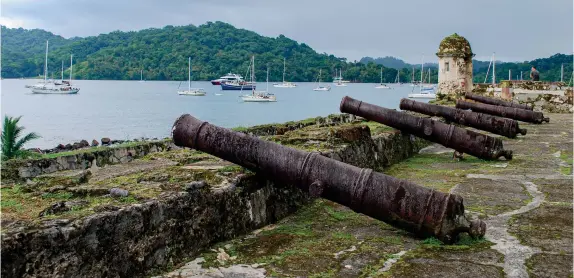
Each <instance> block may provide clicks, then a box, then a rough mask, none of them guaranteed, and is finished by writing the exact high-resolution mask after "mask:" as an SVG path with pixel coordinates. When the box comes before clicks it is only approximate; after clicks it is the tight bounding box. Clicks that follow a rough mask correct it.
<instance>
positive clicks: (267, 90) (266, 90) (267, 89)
mask: <svg viewBox="0 0 574 278" xmlns="http://www.w3.org/2000/svg"><path fill="white" fill-rule="evenodd" d="M283 61H285V60H283ZM266 81H267V88H266V89H265V92H269V64H267V80H266ZM283 82H285V78H283Z"/></svg>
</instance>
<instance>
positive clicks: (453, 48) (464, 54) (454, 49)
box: [436, 33, 474, 60]
mask: <svg viewBox="0 0 574 278" xmlns="http://www.w3.org/2000/svg"><path fill="white" fill-rule="evenodd" d="M436 55H437V56H439V57H444V56H452V57H459V58H463V59H465V60H470V59H472V56H473V55H474V54H473V53H472V49H471V47H470V43H469V42H468V40H467V39H465V38H464V37H462V36H459V35H458V34H457V33H454V34H452V35H450V36H448V37H446V38H444V39H443V40H442V41H441V42H440V45H439V49H438V53H437V54H436Z"/></svg>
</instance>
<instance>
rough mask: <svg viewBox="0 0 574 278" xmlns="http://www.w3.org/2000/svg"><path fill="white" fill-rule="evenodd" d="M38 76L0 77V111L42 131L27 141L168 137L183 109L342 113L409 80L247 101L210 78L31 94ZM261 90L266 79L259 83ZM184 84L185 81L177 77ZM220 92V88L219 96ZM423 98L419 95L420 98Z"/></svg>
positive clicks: (405, 88)
mask: <svg viewBox="0 0 574 278" xmlns="http://www.w3.org/2000/svg"><path fill="white" fill-rule="evenodd" d="M35 83H36V80H19V79H4V80H2V81H1V87H2V99H1V106H2V118H3V117H4V115H9V116H22V119H21V121H20V123H21V124H22V125H24V126H25V127H26V131H34V132H37V133H39V134H40V135H41V136H42V138H41V139H38V140H35V141H33V142H32V143H30V145H28V146H27V147H40V148H51V147H55V146H56V145H57V144H60V143H64V144H66V143H72V142H75V141H79V140H82V139H86V140H88V141H90V142H91V140H92V139H96V140H98V141H99V140H100V139H101V138H102V137H110V138H111V139H120V140H126V139H135V138H141V137H147V138H154V137H156V138H164V137H168V136H170V131H171V126H172V125H173V123H174V121H175V120H176V119H177V118H178V117H179V116H180V115H181V114H185V113H189V114H191V115H193V116H194V117H197V118H199V119H201V120H204V121H208V122H210V123H213V124H216V125H219V126H223V127H228V128H231V127H238V126H253V125H258V124H268V123H281V122H286V121H293V120H302V119H306V118H310V117H316V116H327V115H329V114H333V113H340V112H339V104H340V102H341V99H342V98H343V97H344V96H346V95H348V96H351V97H353V98H356V99H360V100H363V101H366V102H370V103H373V104H377V105H380V106H383V107H387V108H392V109H398V108H399V101H400V99H401V98H404V97H407V95H408V94H409V93H411V91H412V90H413V87H411V86H409V85H407V84H405V85H402V86H397V85H392V84H391V85H390V86H391V87H392V88H393V89H375V85H376V84H358V83H353V84H348V86H346V87H336V86H334V84H330V85H331V91H329V92H315V91H313V90H312V89H313V88H314V87H315V84H314V83H297V84H298V87H297V88H274V87H272V85H271V84H270V85H269V86H270V88H269V90H270V92H271V93H274V94H275V95H276V96H277V102H274V103H244V102H242V101H241V98H239V96H240V95H241V94H246V93H248V92H242V93H240V92H239V91H221V88H220V86H213V85H211V83H209V82H194V83H192V87H202V88H204V89H205V90H206V92H207V95H206V96H203V97H193V96H180V95H178V94H177V89H178V86H179V85H180V82H179V81H146V82H139V81H95V80H78V81H75V82H74V84H75V85H76V86H78V87H80V88H81V90H80V92H79V93H78V94H77V95H38V94H32V93H31V91H30V89H27V88H24V86H25V85H27V84H35ZM258 85H259V86H258V89H260V90H261V89H264V88H265V83H259V84H258ZM181 86H182V87H187V83H186V82H182V83H181ZM216 94H221V95H216ZM423 101H424V100H423Z"/></svg>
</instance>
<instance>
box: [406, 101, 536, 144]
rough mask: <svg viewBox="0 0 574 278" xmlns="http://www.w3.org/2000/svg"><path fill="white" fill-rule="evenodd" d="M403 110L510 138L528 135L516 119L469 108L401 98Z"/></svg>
mask: <svg viewBox="0 0 574 278" xmlns="http://www.w3.org/2000/svg"><path fill="white" fill-rule="evenodd" d="M400 108H401V110H409V111H414V112H418V113H422V114H426V115H430V116H439V117H443V118H445V119H446V120H448V121H451V122H455V123H459V124H461V125H465V126H469V127H474V128H478V129H481V130H484V131H488V132H490V133H494V134H499V135H502V136H506V137H508V138H515V137H516V135H517V134H518V133H520V134H522V135H526V129H520V128H519V127H518V122H517V121H516V120H512V119H507V118H502V117H496V116H492V115H488V114H482V113H476V112H472V111H468V110H462V109H456V108H451V107H446V106H440V105H434V104H428V103H424V102H418V101H414V100H410V99H406V98H403V99H401V104H400Z"/></svg>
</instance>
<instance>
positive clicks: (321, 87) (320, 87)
mask: <svg viewBox="0 0 574 278" xmlns="http://www.w3.org/2000/svg"><path fill="white" fill-rule="evenodd" d="M317 80H318V81H319V82H318V86H317V87H315V89H313V91H330V90H331V86H322V85H321V69H319V77H318V79H317Z"/></svg>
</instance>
